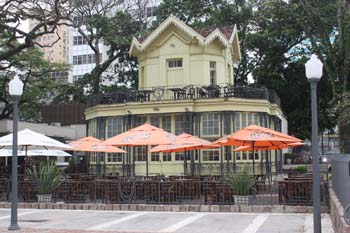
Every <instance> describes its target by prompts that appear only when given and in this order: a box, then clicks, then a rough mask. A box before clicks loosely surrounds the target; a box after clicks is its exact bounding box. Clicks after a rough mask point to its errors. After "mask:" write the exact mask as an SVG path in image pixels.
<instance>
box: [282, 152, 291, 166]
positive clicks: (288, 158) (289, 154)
mask: <svg viewBox="0 0 350 233" xmlns="http://www.w3.org/2000/svg"><path fill="white" fill-rule="evenodd" d="M292 156H293V155H292V153H284V154H283V157H284V158H285V161H286V164H288V165H290V164H292Z"/></svg>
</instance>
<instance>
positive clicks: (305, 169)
mask: <svg viewBox="0 0 350 233" xmlns="http://www.w3.org/2000/svg"><path fill="white" fill-rule="evenodd" d="M293 171H296V172H307V168H306V166H298V167H296V168H294V169H293Z"/></svg>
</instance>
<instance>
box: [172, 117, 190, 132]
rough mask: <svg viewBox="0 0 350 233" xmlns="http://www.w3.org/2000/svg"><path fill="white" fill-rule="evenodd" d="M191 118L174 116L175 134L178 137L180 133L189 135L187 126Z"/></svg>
mask: <svg viewBox="0 0 350 233" xmlns="http://www.w3.org/2000/svg"><path fill="white" fill-rule="evenodd" d="M190 117H191V116H190V115H183V114H178V115H176V116H175V134H176V135H179V134H181V133H185V132H186V133H189V132H190V129H189V126H190V124H191V118H190Z"/></svg>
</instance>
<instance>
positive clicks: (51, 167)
mask: <svg viewBox="0 0 350 233" xmlns="http://www.w3.org/2000/svg"><path fill="white" fill-rule="evenodd" d="M60 173H61V172H60V170H59V169H58V168H57V166H56V163H55V161H54V160H49V161H41V162H40V163H39V165H38V166H36V167H33V168H28V169H27V175H28V178H29V180H30V181H31V182H32V183H33V184H34V185H35V187H36V191H37V192H38V194H51V193H52V192H53V191H54V190H55V189H56V188H57V186H58V185H59V184H60V180H59V175H60Z"/></svg>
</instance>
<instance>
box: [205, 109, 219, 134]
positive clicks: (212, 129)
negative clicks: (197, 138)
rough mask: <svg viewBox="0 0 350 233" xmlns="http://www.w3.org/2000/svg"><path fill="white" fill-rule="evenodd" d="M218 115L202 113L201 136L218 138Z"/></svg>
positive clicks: (216, 113)
mask: <svg viewBox="0 0 350 233" xmlns="http://www.w3.org/2000/svg"><path fill="white" fill-rule="evenodd" d="M219 122H220V115H219V113H218V112H206V113H202V135H203V136H219V134H220V127H219Z"/></svg>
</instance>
